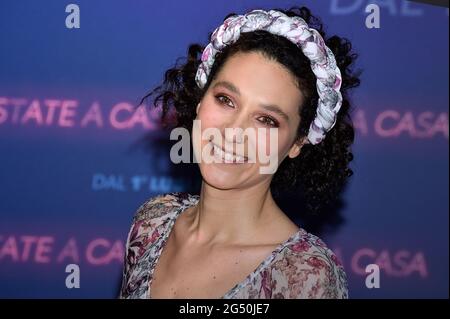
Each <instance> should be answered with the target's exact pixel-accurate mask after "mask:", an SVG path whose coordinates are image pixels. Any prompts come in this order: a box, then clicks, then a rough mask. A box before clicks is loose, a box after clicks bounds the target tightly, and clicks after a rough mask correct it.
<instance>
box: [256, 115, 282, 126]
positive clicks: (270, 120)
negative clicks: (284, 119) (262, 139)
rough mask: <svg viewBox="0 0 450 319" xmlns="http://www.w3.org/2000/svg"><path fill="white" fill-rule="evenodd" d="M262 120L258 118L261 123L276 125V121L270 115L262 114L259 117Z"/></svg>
mask: <svg viewBox="0 0 450 319" xmlns="http://www.w3.org/2000/svg"><path fill="white" fill-rule="evenodd" d="M261 119H262V120H260V122H261V123H263V124H265V125H268V126H272V127H278V122H277V121H275V120H274V119H272V118H270V117H266V116H263V117H261Z"/></svg>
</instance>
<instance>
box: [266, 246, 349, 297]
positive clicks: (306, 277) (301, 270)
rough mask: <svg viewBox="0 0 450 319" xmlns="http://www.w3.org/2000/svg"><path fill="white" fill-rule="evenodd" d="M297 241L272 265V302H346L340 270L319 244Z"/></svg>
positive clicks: (342, 269) (341, 270) (329, 252)
mask: <svg viewBox="0 0 450 319" xmlns="http://www.w3.org/2000/svg"><path fill="white" fill-rule="evenodd" d="M318 242H319V245H316V244H315V243H312V242H311V241H308V240H305V241H301V242H299V243H298V244H296V245H293V246H292V247H289V248H287V249H286V250H285V251H284V253H283V254H280V255H279V256H278V258H277V261H276V262H275V263H274V264H273V268H272V276H273V279H274V281H273V283H272V284H273V287H272V292H273V294H272V298H288V299H347V298H348V288H347V278H346V274H345V271H344V268H343V266H342V264H341V263H340V261H339V260H338V258H337V257H336V255H335V254H334V253H333V252H332V251H331V250H330V249H329V248H327V247H326V246H325V245H324V244H323V242H321V241H320V240H319V241H318Z"/></svg>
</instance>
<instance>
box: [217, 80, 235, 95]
mask: <svg viewBox="0 0 450 319" xmlns="http://www.w3.org/2000/svg"><path fill="white" fill-rule="evenodd" d="M217 86H224V87H226V88H227V89H228V90H230V91H232V92H234V93H236V94H237V95H239V96H240V95H241V92H240V91H239V89H238V88H237V87H236V86H235V85H234V84H233V83H231V82H228V81H219V82H217V83H216V84H214V86H213V88H215V87H217Z"/></svg>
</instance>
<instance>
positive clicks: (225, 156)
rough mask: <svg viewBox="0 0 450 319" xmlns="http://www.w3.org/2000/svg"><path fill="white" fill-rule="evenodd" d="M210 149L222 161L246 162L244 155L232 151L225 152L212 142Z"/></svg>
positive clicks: (228, 162) (227, 162)
mask: <svg viewBox="0 0 450 319" xmlns="http://www.w3.org/2000/svg"><path fill="white" fill-rule="evenodd" d="M211 144H212V151H213V153H214V156H215V157H216V158H218V159H219V160H220V161H221V162H222V163H226V164H244V163H247V162H248V158H247V157H246V156H240V155H237V154H234V153H230V152H225V151H224V150H223V149H222V148H221V147H219V146H218V145H216V144H214V143H212V142H211Z"/></svg>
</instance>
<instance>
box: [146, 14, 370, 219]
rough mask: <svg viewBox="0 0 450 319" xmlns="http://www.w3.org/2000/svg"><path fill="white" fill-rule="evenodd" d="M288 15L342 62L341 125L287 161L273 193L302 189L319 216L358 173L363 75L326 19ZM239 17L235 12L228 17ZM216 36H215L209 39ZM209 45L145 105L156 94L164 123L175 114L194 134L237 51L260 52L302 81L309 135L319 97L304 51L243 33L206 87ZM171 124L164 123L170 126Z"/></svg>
mask: <svg viewBox="0 0 450 319" xmlns="http://www.w3.org/2000/svg"><path fill="white" fill-rule="evenodd" d="M276 10H278V11H281V12H283V13H285V14H286V15H288V16H290V17H292V16H298V17H301V18H302V19H304V20H305V21H306V23H308V25H309V26H310V27H312V28H314V29H316V30H317V31H318V32H319V33H320V34H321V36H322V37H323V39H324V41H325V43H326V45H327V46H328V47H329V48H330V49H331V51H332V52H333V53H334V55H335V58H336V63H337V65H338V67H339V69H340V70H341V75H342V85H341V93H342V98H343V101H342V106H341V109H340V111H339V113H338V116H337V121H336V124H335V126H334V127H333V128H332V129H331V130H330V131H329V132H328V133H327V135H326V138H325V139H324V140H322V142H320V143H319V144H317V145H312V144H305V145H303V147H302V150H301V152H300V155H299V156H297V157H295V158H293V159H291V158H289V157H286V159H285V160H284V161H283V162H282V163H281V164H280V166H279V168H278V170H277V171H276V173H275V175H274V177H273V179H272V183H271V190H272V192H273V193H274V195H275V196H277V195H278V194H280V193H282V192H283V193H284V192H286V191H289V190H293V189H301V191H302V195H303V198H304V199H305V201H306V205H305V207H306V208H307V209H308V210H309V211H310V212H312V213H316V212H317V211H319V210H320V209H321V208H323V207H324V206H327V205H329V204H330V203H331V202H333V201H334V200H336V199H338V197H339V194H340V193H341V191H342V190H343V188H344V186H345V184H346V181H347V180H348V178H349V177H350V176H351V175H353V171H352V170H351V169H350V168H349V163H350V161H352V160H353V154H352V152H351V150H350V146H351V144H352V143H353V141H354V129H353V124H352V121H351V118H350V114H349V113H350V107H351V106H350V102H349V98H348V90H349V89H350V88H353V87H356V86H358V85H359V84H360V79H359V74H360V73H361V71H360V70H358V72H352V70H351V69H350V67H351V65H352V63H353V62H354V61H355V59H356V58H357V56H358V55H357V54H356V53H354V52H350V51H351V50H352V45H351V43H350V41H349V40H348V39H346V38H341V37H339V36H336V35H334V36H332V37H329V38H327V37H326V36H325V32H324V30H323V24H322V22H321V20H320V18H317V17H315V16H313V15H312V14H311V11H310V10H309V9H308V8H307V7H300V8H299V7H291V8H290V9H289V10H282V9H276ZM231 15H234V13H231V14H229V15H227V16H226V17H225V19H226V18H228V17H229V16H231ZM211 35H212V33H210V34H209V38H210V37H211ZM203 49H204V46H202V45H200V44H191V45H190V46H189V48H188V52H187V58H182V59H183V61H182V63H180V59H181V58H179V59H178V60H177V62H176V63H175V66H174V67H172V68H170V69H168V70H167V71H166V72H165V77H164V82H163V83H162V84H161V85H160V86H158V87H156V88H155V89H153V90H151V91H150V92H149V93H147V94H146V95H145V96H144V97H143V98H142V100H141V104H142V103H143V102H144V101H145V100H146V99H147V98H149V97H150V96H154V100H153V105H154V106H155V107H161V108H162V119H166V120H169V118H170V116H169V114H170V113H171V112H170V110H174V111H175V112H172V113H171V114H172V115H174V116H175V121H176V125H177V126H181V127H185V128H186V129H188V130H189V132H192V125H193V120H194V119H195V117H196V112H195V108H196V106H197V104H198V103H199V102H200V100H201V99H202V97H203V95H204V94H205V92H206V91H207V90H208V87H209V85H210V83H211V82H212V81H213V79H214V78H215V76H216V75H217V74H218V72H219V70H220V69H221V68H222V66H223V65H224V62H225V61H226V60H227V59H228V58H229V57H231V56H232V55H233V54H235V53H237V52H258V53H262V54H263V55H264V56H265V57H267V58H269V59H272V60H275V61H277V62H279V63H280V64H282V65H283V66H285V67H286V68H287V69H288V70H289V71H290V72H291V73H292V74H293V75H294V76H295V78H296V79H297V80H298V85H299V88H300V89H301V90H302V93H303V95H304V96H305V97H306V99H305V100H304V103H303V105H299V109H298V110H299V115H300V119H301V120H300V124H299V127H298V130H297V137H298V138H302V137H304V136H306V135H307V133H308V129H309V126H310V124H311V122H312V121H313V119H314V117H315V115H316V109H317V103H318V99H319V96H318V93H317V89H316V77H315V75H314V73H313V72H312V70H311V65H310V61H309V60H308V58H307V57H306V56H305V55H304V54H303V52H302V51H301V49H300V48H299V47H297V46H296V45H295V44H294V43H292V42H291V41H290V40H288V39H287V38H285V37H282V36H278V35H274V34H271V33H269V32H267V31H264V30H257V31H253V32H246V33H242V34H241V36H240V37H239V39H238V40H237V41H236V42H235V43H233V44H231V45H228V46H227V47H226V48H224V50H223V51H221V52H218V53H217V54H216V56H215V62H214V65H213V67H212V69H211V73H210V74H209V77H208V81H207V83H206V85H205V86H204V88H203V89H200V88H199V87H198V86H197V83H196V82H195V75H196V72H197V68H198V66H199V64H200V63H201V60H200V58H201V54H202V52H203ZM167 123H168V121H167V122H165V121H163V122H162V124H163V126H164V127H167Z"/></svg>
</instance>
